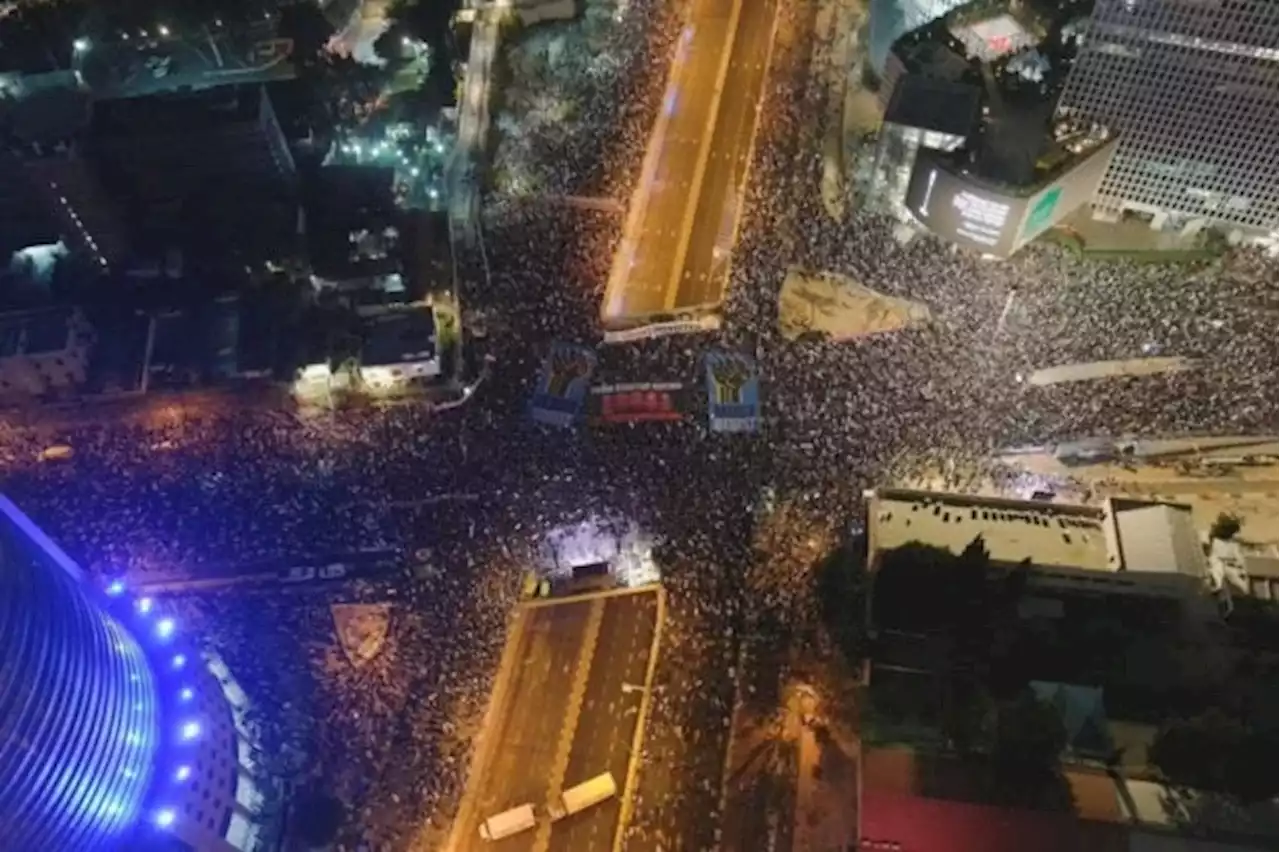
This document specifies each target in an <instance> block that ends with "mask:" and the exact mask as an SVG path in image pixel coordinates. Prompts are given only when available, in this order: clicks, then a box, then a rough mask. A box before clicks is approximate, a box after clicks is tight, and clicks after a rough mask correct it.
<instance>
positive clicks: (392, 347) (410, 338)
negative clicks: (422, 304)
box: [360, 308, 436, 367]
mask: <svg viewBox="0 0 1280 852" xmlns="http://www.w3.org/2000/svg"><path fill="white" fill-rule="evenodd" d="M366 329H367V331H366V333H365V342H364V348H363V349H362V350H361V352H360V362H361V364H363V365H364V366H366V367H370V366H380V365H384V364H406V363H412V362H415V361H423V360H426V359H428V358H434V357H435V356H436V326H435V316H434V314H433V313H432V311H431V309H430V308H409V309H406V310H399V311H394V312H392V313H389V314H384V315H382V316H379V317H377V318H376V319H374V320H372V321H371V322H370V323H369V324H368V326H366Z"/></svg>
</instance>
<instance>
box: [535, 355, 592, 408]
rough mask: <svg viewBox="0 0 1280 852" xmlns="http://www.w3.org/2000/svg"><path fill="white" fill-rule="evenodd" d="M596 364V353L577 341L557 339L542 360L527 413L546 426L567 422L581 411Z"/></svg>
mask: <svg viewBox="0 0 1280 852" xmlns="http://www.w3.org/2000/svg"><path fill="white" fill-rule="evenodd" d="M595 368H596V353H595V352H593V351H591V349H589V348H587V347H586V346H582V345H579V344H577V343H565V342H562V341H557V342H555V343H553V344H551V351H550V352H549V353H547V358H546V360H545V361H543V362H542V374H541V376H539V378H538V387H537V389H536V390H534V392H533V401H532V402H531V403H530V405H529V411H530V415H531V416H532V417H533V419H534V420H536V421H537V422H539V423H546V424H547V425H548V426H570V425H572V424H573V422H574V421H575V420H576V419H577V418H578V415H579V414H581V413H582V406H583V403H584V402H585V400H586V398H587V390H588V389H589V388H590V387H591V374H592V373H593V372H595Z"/></svg>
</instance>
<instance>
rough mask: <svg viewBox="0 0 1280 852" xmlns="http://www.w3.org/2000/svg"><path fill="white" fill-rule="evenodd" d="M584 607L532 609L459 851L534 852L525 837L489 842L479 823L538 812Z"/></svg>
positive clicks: (581, 632)
mask: <svg viewBox="0 0 1280 852" xmlns="http://www.w3.org/2000/svg"><path fill="white" fill-rule="evenodd" d="M589 611H590V603H589V602H585V601H584V602H578V603H570V604H564V605H562V606H548V607H540V608H538V609H535V610H531V611H530V612H529V614H528V617H527V620H526V622H525V628H524V630H523V632H522V634H521V636H520V637H519V640H518V641H520V642H521V643H522V647H521V649H520V655H519V656H518V658H517V662H516V669H515V671H514V672H512V674H511V677H512V684H511V688H510V692H508V694H507V696H508V700H507V701H506V703H505V706H503V707H502V708H500V709H499V712H498V714H497V715H496V716H495V717H494V719H493V725H494V730H493V731H492V735H493V736H495V737H496V738H497V743H498V748H497V751H496V753H495V754H494V757H493V761H492V763H490V764H489V766H487V767H484V769H483V776H482V777H481V778H479V779H477V780H478V782H479V783H480V784H481V785H482V786H481V787H480V789H479V796H478V797H477V798H478V800H477V813H476V819H475V825H474V826H464V829H465V831H466V833H465V834H464V835H463V843H462V845H461V848H462V849H471V850H476V852H480V850H487V852H516V850H525V849H532V848H533V841H534V832H533V831H532V830H530V831H526V832H524V833H523V834H517V835H514V836H512V837H508V838H506V839H505V840H501V841H496V842H493V843H489V842H486V841H484V840H483V839H481V838H480V835H479V831H478V829H479V824H480V822H481V821H483V820H485V819H487V818H488V817H491V816H494V815H495V814H499V813H502V812H503V811H505V810H507V809H508V808H514V807H516V806H517V805H523V804H532V805H535V806H542V805H544V804H545V803H546V800H547V779H548V777H549V776H550V775H551V769H552V764H553V762H554V760H555V752H556V745H557V743H558V742H559V738H560V729H561V728H562V727H563V725H564V721H565V712H566V707H567V704H568V700H569V694H570V691H571V689H572V686H573V678H574V669H575V666H576V664H577V660H578V652H579V648H580V646H581V644H582V641H583V639H584V637H585V634H586V629H587V616H588V613H589Z"/></svg>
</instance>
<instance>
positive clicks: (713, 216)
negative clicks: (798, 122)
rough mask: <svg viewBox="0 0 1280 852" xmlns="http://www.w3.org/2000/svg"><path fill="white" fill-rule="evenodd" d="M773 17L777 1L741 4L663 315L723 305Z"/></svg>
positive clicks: (754, 0)
mask: <svg viewBox="0 0 1280 852" xmlns="http://www.w3.org/2000/svg"><path fill="white" fill-rule="evenodd" d="M776 12H777V2H776V0H748V2H744V3H743V4H742V15H741V17H740V18H739V20H738V37H737V39H736V40H735V41H734V44H733V53H732V55H731V56H730V58H729V76H728V79H727V81H726V83H725V88H724V94H723V95H722V96H721V98H720V109H719V114H718V115H717V116H716V124H715V131H714V133H713V135H712V137H711V155H710V158H709V159H708V160H707V167H706V171H705V172H704V173H703V178H702V186H701V187H700V190H699V194H698V199H697V205H698V206H697V209H696V211H695V213H694V216H693V228H692V233H691V234H690V237H689V249H688V252H687V253H686V254H685V258H684V268H683V269H682V270H681V273H680V279H679V283H678V285H677V287H676V288H675V290H674V292H673V293H671V294H669V295H668V297H667V298H668V302H669V304H668V310H674V311H686V310H691V309H694V308H698V307H707V308H714V307H715V306H717V305H719V304H720V302H722V301H723V300H724V294H725V289H726V287H727V286H728V283H729V253H730V252H731V251H732V250H733V238H734V231H735V229H736V226H737V220H738V206H739V196H740V194H741V192H742V189H743V182H744V179H745V178H746V175H747V167H748V166H749V165H750V162H749V157H750V152H751V140H752V137H753V136H754V135H755V125H756V111H757V107H758V106H759V103H760V91H761V87H762V86H763V85H764V79H765V74H766V73H767V72H768V63H769V41H770V39H771V38H772V34H773V20H774V15H775V14H776Z"/></svg>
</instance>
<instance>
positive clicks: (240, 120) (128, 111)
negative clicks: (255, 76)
mask: <svg viewBox="0 0 1280 852" xmlns="http://www.w3.org/2000/svg"><path fill="white" fill-rule="evenodd" d="M265 97H266V91H265V90H264V89H263V88H262V86H256V85H247V86H223V87H221V88H217V89H207V90H205V91H202V92H196V93H195V94H191V93H186V92H182V93H175V94H167V93H166V94H160V95H152V96H150V97H146V98H124V99H121V100H108V101H98V102H97V103H96V104H94V109H93V122H92V126H93V131H94V133H95V134H96V135H99V136H163V135H168V134H172V135H176V136H189V135H191V134H193V133H197V132H199V131H201V130H216V129H218V128H220V127H226V126H230V125H236V124H246V123H256V122H257V121H258V120H259V116H260V114H261V112H262V108H263V103H262V102H263V99H264V98H265Z"/></svg>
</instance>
